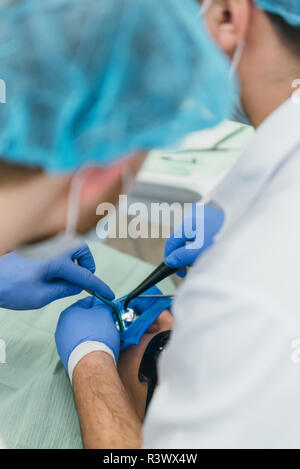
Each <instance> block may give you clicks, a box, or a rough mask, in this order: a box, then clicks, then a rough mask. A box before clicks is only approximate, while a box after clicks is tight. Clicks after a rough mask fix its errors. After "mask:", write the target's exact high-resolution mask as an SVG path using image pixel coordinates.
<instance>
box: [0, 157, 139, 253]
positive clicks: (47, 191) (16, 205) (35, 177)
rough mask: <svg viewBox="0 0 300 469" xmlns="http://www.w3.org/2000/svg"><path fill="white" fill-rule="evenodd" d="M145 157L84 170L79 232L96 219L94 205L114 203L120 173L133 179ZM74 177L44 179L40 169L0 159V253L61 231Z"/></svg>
mask: <svg viewBox="0 0 300 469" xmlns="http://www.w3.org/2000/svg"><path fill="white" fill-rule="evenodd" d="M144 159H145V153H136V154H135V155H133V156H130V157H128V158H126V159H124V160H122V161H121V162H119V163H115V164H113V165H111V166H107V167H101V166H99V167H91V168H88V169H86V170H84V182H83V186H82V190H81V196H80V216H79V223H78V232H79V233H81V234H83V233H86V232H88V231H89V230H91V229H92V228H93V227H94V226H95V225H96V223H97V221H99V216H97V215H96V207H97V205H98V204H99V203H102V202H110V203H116V202H117V199H118V196H119V193H120V192H121V191H122V186H123V174H124V172H128V171H130V174H131V175H132V176H135V175H136V174H137V172H138V170H139V169H140V167H141V165H142V163H143V161H144ZM73 177H74V173H71V172H70V173H63V174H61V175H49V174H47V173H45V172H44V171H43V170H42V169H41V168H39V167H30V166H25V165H24V166H23V165H19V164H14V163H10V162H7V161H5V159H1V160H0V211H1V246H0V255H1V254H4V253H6V252H8V251H10V250H13V249H15V247H16V246H17V245H19V244H23V243H28V242H35V241H38V240H42V239H46V238H48V237H50V236H53V235H55V234H57V233H59V232H62V231H63V230H64V229H65V225H66V218H67V207H68V198H69V192H70V187H71V183H72V180H73Z"/></svg>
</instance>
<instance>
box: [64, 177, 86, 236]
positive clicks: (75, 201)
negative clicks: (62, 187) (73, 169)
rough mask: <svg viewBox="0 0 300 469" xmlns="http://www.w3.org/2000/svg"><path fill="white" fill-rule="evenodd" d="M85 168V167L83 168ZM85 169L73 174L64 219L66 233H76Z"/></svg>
mask: <svg viewBox="0 0 300 469" xmlns="http://www.w3.org/2000/svg"><path fill="white" fill-rule="evenodd" d="M85 169H86V168H85ZM85 169H82V168H81V169H79V170H78V171H77V173H76V174H75V175H74V176H73V179H72V182H71V187H70V192H69V199H68V213H67V221H66V230H65V233H66V234H68V235H71V236H72V235H76V230H77V225H78V219H79V211H80V195H81V190H82V186H83V182H84V179H85Z"/></svg>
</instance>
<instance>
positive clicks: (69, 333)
mask: <svg viewBox="0 0 300 469" xmlns="http://www.w3.org/2000/svg"><path fill="white" fill-rule="evenodd" d="M55 341H56V347H57V351H58V354H59V356H60V359H61V361H62V363H63V365H64V367H65V369H66V371H67V372H68V373H69V376H70V379H71V380H72V374H73V370H74V369H75V366H76V365H77V363H78V362H79V361H80V360H81V359H82V358H83V357H84V356H85V355H87V354H88V353H91V352H93V351H97V350H98V351H99V350H100V351H105V352H106V353H108V354H110V355H111V356H112V357H113V358H114V359H115V361H116V362H117V360H118V357H119V352H120V334H119V331H118V329H117V327H116V325H115V323H114V320H113V315H112V310H111V309H110V308H109V306H106V305H105V304H103V303H102V302H101V301H99V300H97V298H95V297H92V296H89V297H87V298H85V299H83V300H80V301H78V302H77V303H75V304H74V305H72V306H71V307H70V308H68V309H66V310H65V311H64V312H63V313H62V314H61V316H60V318H59V321H58V324H57V329H56V332H55ZM70 357H71V358H70Z"/></svg>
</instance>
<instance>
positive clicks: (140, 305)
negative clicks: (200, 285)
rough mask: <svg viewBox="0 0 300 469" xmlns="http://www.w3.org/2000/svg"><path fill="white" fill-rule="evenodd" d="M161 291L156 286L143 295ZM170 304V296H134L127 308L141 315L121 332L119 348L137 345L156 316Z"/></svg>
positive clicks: (157, 293)
mask: <svg viewBox="0 0 300 469" xmlns="http://www.w3.org/2000/svg"><path fill="white" fill-rule="evenodd" d="M159 294H161V291H160V290H159V289H158V288H157V287H153V288H150V289H149V290H148V291H146V292H145V293H144V295H159ZM171 304H172V299H171V298H143V297H142V296H141V297H139V298H135V299H134V300H132V301H131V302H130V303H129V306H128V307H129V308H133V309H134V310H135V312H136V313H139V314H140V315H141V316H140V317H139V318H138V319H136V321H135V322H134V323H133V324H132V325H131V326H130V327H129V328H128V329H127V330H126V331H124V332H122V334H121V350H125V349H126V348H127V347H129V346H131V345H138V344H139V342H140V340H141V337H142V336H143V335H144V334H145V332H146V331H147V330H148V329H149V327H150V326H152V324H153V323H154V321H155V320H156V319H157V318H158V316H159V315H160V314H161V313H162V312H163V311H164V310H165V309H169V308H170V306H171Z"/></svg>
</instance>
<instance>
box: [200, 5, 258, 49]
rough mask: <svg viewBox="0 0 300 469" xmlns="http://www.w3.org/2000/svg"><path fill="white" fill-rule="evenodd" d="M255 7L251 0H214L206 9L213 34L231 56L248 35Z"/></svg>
mask: <svg viewBox="0 0 300 469" xmlns="http://www.w3.org/2000/svg"><path fill="white" fill-rule="evenodd" d="M254 8H255V7H254V3H253V2H252V1H251V0H213V1H212V2H211V5H210V7H209V8H208V9H207V11H206V14H205V18H206V22H207V25H208V28H209V30H210V32H211V34H212V36H213V37H214V39H215V40H216V42H217V43H218V44H219V46H220V47H221V49H223V51H224V52H225V53H226V54H227V55H228V56H229V57H230V58H232V57H233V55H234V52H235V51H236V48H237V46H238V44H239V43H240V42H241V41H242V40H243V39H245V37H246V35H247V32H248V28H249V25H250V21H251V17H252V14H253V12H254Z"/></svg>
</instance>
